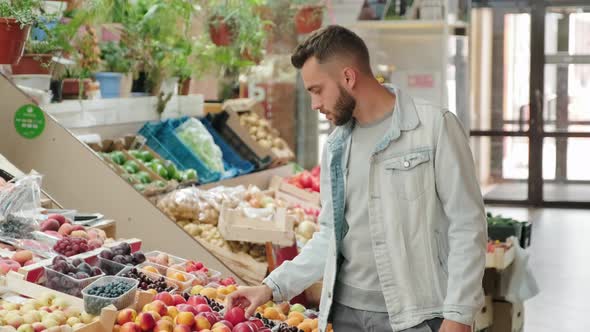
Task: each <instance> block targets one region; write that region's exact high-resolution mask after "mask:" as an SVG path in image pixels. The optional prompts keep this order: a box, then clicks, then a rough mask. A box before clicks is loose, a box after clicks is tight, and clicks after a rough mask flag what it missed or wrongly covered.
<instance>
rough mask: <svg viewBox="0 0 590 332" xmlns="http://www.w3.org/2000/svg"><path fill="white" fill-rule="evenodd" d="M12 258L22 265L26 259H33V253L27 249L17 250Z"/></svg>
mask: <svg viewBox="0 0 590 332" xmlns="http://www.w3.org/2000/svg"><path fill="white" fill-rule="evenodd" d="M12 260H13V261H15V262H17V263H19V264H20V265H21V266H24V265H25V263H26V262H27V261H30V260H33V253H32V252H30V251H28V250H21V251H17V252H16V253H15V254H14V255H12Z"/></svg>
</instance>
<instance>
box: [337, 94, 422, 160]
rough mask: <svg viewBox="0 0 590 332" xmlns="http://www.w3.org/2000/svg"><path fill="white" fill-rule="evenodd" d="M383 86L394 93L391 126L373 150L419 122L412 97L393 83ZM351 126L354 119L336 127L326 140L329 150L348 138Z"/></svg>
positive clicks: (380, 147) (385, 144)
mask: <svg viewBox="0 0 590 332" xmlns="http://www.w3.org/2000/svg"><path fill="white" fill-rule="evenodd" d="M384 86H385V87H386V88H387V89H389V91H391V92H392V93H394V94H395V97H396V99H395V107H394V109H393V115H392V116H391V126H390V128H389V130H388V131H387V133H386V134H385V136H384V137H383V139H382V140H381V141H380V142H379V144H377V147H376V148H375V152H379V151H381V150H383V149H385V148H386V147H387V145H389V143H390V142H392V141H395V140H396V139H398V138H399V137H400V135H401V132H402V131H409V130H414V129H416V127H418V125H419V124H420V119H419V118H418V112H417V110H416V105H415V104H414V100H413V99H412V97H411V96H409V95H408V94H406V93H404V92H403V91H401V90H400V89H399V88H397V87H396V86H394V85H391V84H384ZM353 128H354V120H351V121H349V122H348V123H346V124H345V125H343V126H341V127H339V128H337V129H336V131H335V132H334V133H333V134H332V135H330V137H329V138H328V140H327V143H328V145H329V147H330V150H334V149H335V148H336V147H338V146H341V145H342V143H343V142H345V141H346V140H347V139H348V138H349V136H350V134H351V133H352V129H353Z"/></svg>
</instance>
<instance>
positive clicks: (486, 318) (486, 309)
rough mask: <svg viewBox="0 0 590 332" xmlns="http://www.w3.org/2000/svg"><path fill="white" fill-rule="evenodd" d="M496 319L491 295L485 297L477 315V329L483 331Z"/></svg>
mask: <svg viewBox="0 0 590 332" xmlns="http://www.w3.org/2000/svg"><path fill="white" fill-rule="evenodd" d="M493 320H494V302H493V299H492V297H491V296H486V297H485V303H484V306H483V308H481V310H480V311H479V312H478V313H477V314H476V315H475V331H482V330H485V329H487V328H488V327H490V326H491V325H492V322H493Z"/></svg>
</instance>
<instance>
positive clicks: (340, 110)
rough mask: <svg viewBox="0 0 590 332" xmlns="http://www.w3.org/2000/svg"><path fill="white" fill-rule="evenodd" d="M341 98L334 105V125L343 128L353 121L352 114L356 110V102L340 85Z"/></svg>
mask: <svg viewBox="0 0 590 332" xmlns="http://www.w3.org/2000/svg"><path fill="white" fill-rule="evenodd" d="M338 90H339V91H340V96H339V97H338V100H336V104H335V105H334V124H335V125H337V126H342V125H345V124H347V123H348V122H349V121H350V120H351V119H352V113H353V111H354V109H355V108H356V100H355V99H354V97H353V96H351V95H350V94H349V93H348V92H347V91H346V90H344V88H343V87H342V86H340V85H338Z"/></svg>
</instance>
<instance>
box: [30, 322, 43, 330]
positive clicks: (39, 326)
mask: <svg viewBox="0 0 590 332" xmlns="http://www.w3.org/2000/svg"><path fill="white" fill-rule="evenodd" d="M32 326H33V330H34V331H35V332H41V331H43V330H45V325H43V324H41V323H33V325H32Z"/></svg>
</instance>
